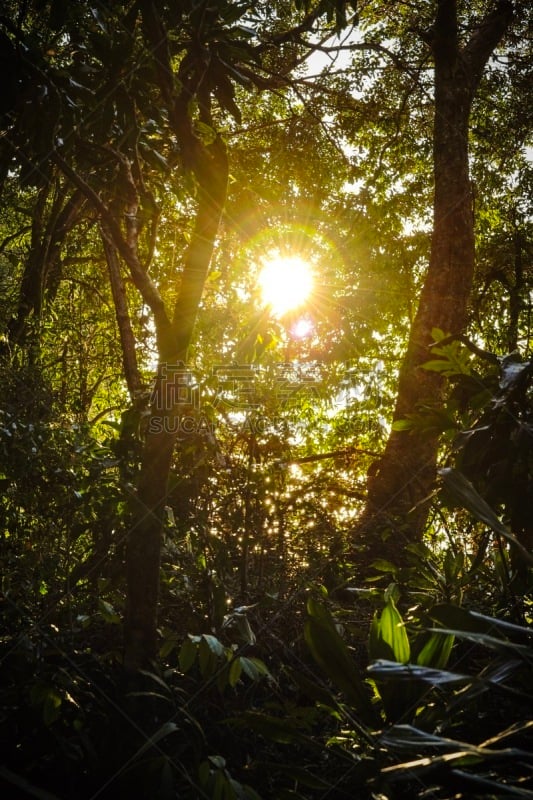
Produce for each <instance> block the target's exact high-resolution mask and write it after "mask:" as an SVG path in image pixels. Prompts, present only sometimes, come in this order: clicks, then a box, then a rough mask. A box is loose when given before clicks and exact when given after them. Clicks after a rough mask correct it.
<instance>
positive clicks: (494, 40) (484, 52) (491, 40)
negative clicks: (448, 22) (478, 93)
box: [463, 0, 514, 90]
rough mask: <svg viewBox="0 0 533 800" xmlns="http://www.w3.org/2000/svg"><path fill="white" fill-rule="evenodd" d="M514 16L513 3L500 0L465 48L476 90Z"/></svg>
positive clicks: (473, 85)
mask: <svg viewBox="0 0 533 800" xmlns="http://www.w3.org/2000/svg"><path fill="white" fill-rule="evenodd" d="M513 16H514V9H513V4H512V3H511V2H509V0H499V2H498V4H497V6H496V8H495V9H494V10H493V11H492V12H490V13H488V14H487V15H486V16H485V18H484V19H483V20H482V21H481V24H480V25H479V26H478V27H477V29H476V31H475V32H474V33H473V34H472V37H471V38H470V41H469V42H468V43H467V44H466V45H465V47H464V48H463V57H464V59H465V60H466V63H467V64H468V71H469V73H470V75H471V78H472V83H471V85H472V87H473V89H474V90H475V88H477V85H478V84H479V82H480V80H481V76H482V74H483V69H484V67H485V65H486V63H487V61H488V60H489V58H490V56H491V55H492V53H493V51H494V49H495V48H496V47H497V46H498V44H499V42H500V40H501V39H502V37H503V36H504V34H505V32H506V31H507V29H508V28H509V25H510V24H511V21H512V19H513Z"/></svg>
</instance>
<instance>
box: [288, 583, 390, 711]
mask: <svg viewBox="0 0 533 800" xmlns="http://www.w3.org/2000/svg"><path fill="white" fill-rule="evenodd" d="M307 612H308V614H309V618H308V620H307V621H306V623H305V629H304V636H305V641H306V642H307V646H308V647H309V650H310V651H311V654H312V656H313V658H314V659H315V661H316V663H317V664H318V665H319V667H321V669H323V670H324V672H325V673H326V675H328V677H329V678H330V679H331V680H332V681H333V683H334V685H335V686H336V687H337V688H338V689H340V690H341V691H342V692H344V694H345V695H346V696H347V697H348V699H349V700H350V702H352V703H353V704H354V706H355V707H356V708H357V710H358V711H359V712H360V713H361V714H362V715H363V716H364V717H365V718H366V719H369V718H373V717H374V714H373V710H372V708H371V705H370V700H369V697H368V694H367V689H366V686H365V683H364V681H363V680H361V678H360V677H359V675H358V673H357V671H356V668H355V664H354V663H353V660H352V657H351V656H350V653H349V652H348V648H347V647H346V645H345V643H344V641H343V640H342V639H341V637H340V635H339V633H338V631H337V629H336V627H335V623H334V622H333V619H332V618H331V615H330V613H329V611H328V610H327V608H326V607H325V606H324V605H323V604H321V603H319V602H318V600H315V598H313V597H310V598H309V600H308V602H307Z"/></svg>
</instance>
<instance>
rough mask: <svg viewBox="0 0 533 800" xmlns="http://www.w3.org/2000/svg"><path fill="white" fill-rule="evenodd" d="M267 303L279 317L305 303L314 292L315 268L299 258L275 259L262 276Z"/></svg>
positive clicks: (285, 257)
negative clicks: (313, 271)
mask: <svg viewBox="0 0 533 800" xmlns="http://www.w3.org/2000/svg"><path fill="white" fill-rule="evenodd" d="M259 285H260V287H261V295H262V299H263V303H265V305H268V306H270V308H271V310H272V313H273V314H275V315H276V316H278V317H281V316H283V314H286V313H287V311H291V310H292V309H294V308H298V307H299V306H301V305H302V303H304V302H305V300H306V299H307V298H308V297H309V294H310V293H311V289H312V288H313V274H312V268H311V265H310V264H309V263H308V262H307V261H305V260H304V259H303V258H300V257H299V256H281V255H272V256H270V257H269V258H267V259H265V260H264V262H263V268H262V270H261V272H260V274H259Z"/></svg>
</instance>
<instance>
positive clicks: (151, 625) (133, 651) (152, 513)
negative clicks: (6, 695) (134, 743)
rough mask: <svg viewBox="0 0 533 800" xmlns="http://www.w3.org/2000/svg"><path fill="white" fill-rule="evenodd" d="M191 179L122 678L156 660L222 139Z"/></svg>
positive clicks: (149, 449)
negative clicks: (181, 431)
mask: <svg viewBox="0 0 533 800" xmlns="http://www.w3.org/2000/svg"><path fill="white" fill-rule="evenodd" d="M197 177H198V182H199V189H198V210H197V215H196V224H195V228H194V232H193V235H192V238H191V243H190V245H189V249H188V251H187V255H186V259H185V264H184V269H183V273H182V277H181V285H180V290H179V293H178V297H177V301H176V305H175V309H174V316H173V322H172V338H171V339H170V340H167V341H166V342H165V343H164V344H162V345H160V347H159V356H160V362H159V368H158V375H157V379H156V385H155V388H154V391H153V395H152V410H151V416H150V422H149V424H148V429H147V433H146V439H145V445H144V452H143V459H142V465H141V472H140V477H139V481H138V485H137V493H136V498H135V502H134V514H133V518H134V521H133V525H132V528H131V530H130V533H129V537H128V547H127V554H126V578H127V603H126V615H125V623H124V666H125V668H126V670H127V671H128V672H136V671H138V670H139V669H143V668H146V667H148V666H150V665H151V663H152V662H153V661H154V660H155V659H156V657H157V611H158V598H159V571H160V561H161V539H162V527H163V515H164V508H165V503H166V499H167V483H168V477H169V474H170V469H171V465H172V455H173V452H174V446H175V443H176V439H177V430H178V427H179V426H177V425H176V417H177V414H179V413H180V411H181V412H182V413H183V412H184V411H186V406H185V405H184V404H181V403H180V404H179V405H178V406H177V407H176V404H175V402H173V401H174V400H175V394H174V392H173V391H172V389H173V387H172V380H173V376H174V378H175V376H176V374H178V375H179V374H180V373H179V370H180V369H184V370H186V361H187V353H188V350H189V346H190V343H191V339H192V335H193V329H194V325H195V322H196V318H197V315H198V307H199V304H200V300H201V296H202V290H203V287H204V284H205V280H206V277H207V272H208V269H209V264H210V262H211V256H212V253H213V248H214V244H215V239H216V236H217V233H218V229H219V224H220V216H221V213H222V209H223V207H224V203H225V200H226V193H227V180H228V163H227V156H226V148H225V145H224V143H223V141H222V139H218V140H217V141H216V142H215V143H214V145H213V147H212V149H211V151H210V152H209V153H208V152H206V153H205V155H204V159H203V167H202V170H201V171H198V172H197ZM176 369H177V370H178V373H176V371H175V370H176ZM181 374H184V373H183V372H182V373H181ZM169 381H170V386H169ZM175 388H178V387H177V386H176V387H175ZM169 389H170V391H169Z"/></svg>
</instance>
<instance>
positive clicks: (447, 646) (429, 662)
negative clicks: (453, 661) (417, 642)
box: [416, 633, 455, 669]
mask: <svg viewBox="0 0 533 800" xmlns="http://www.w3.org/2000/svg"><path fill="white" fill-rule="evenodd" d="M454 641H455V637H454V636H450V635H449V634H446V633H432V634H431V636H430V637H429V639H428V640H427V642H426V643H425V645H424V647H423V648H422V650H421V651H420V653H419V654H418V656H417V658H416V663H417V664H419V665H420V666H423V667H434V668H435V669H444V667H445V666H446V664H447V663H448V661H449V658H450V654H451V652H452V647H453V643H454Z"/></svg>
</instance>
